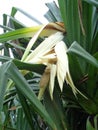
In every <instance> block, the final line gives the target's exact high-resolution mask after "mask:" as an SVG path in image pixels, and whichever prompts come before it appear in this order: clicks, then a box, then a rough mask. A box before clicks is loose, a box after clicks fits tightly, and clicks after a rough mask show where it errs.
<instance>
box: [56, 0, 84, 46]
mask: <svg viewBox="0 0 98 130" xmlns="http://www.w3.org/2000/svg"><path fill="white" fill-rule="evenodd" d="M58 2H59V6H60V11H61V15H62V18H63V21H64V24H65V29H66V30H67V38H68V41H69V42H68V44H69V45H70V44H71V43H72V42H73V41H77V42H78V43H79V44H80V43H81V35H82V34H81V30H80V29H81V27H80V20H79V13H78V1H77V0H62V1H61V0H58Z"/></svg>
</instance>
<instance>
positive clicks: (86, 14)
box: [0, 0, 98, 130]
mask: <svg viewBox="0 0 98 130" xmlns="http://www.w3.org/2000/svg"><path fill="white" fill-rule="evenodd" d="M58 3H59V7H58V6H57V5H56V4H55V2H53V3H47V4H46V5H47V7H48V8H49V11H48V12H47V13H46V14H45V17H46V18H47V19H48V20H49V22H50V23H49V24H48V25H45V26H44V25H38V26H36V27H25V26H24V25H23V24H22V23H21V22H19V21H18V20H17V19H15V15H16V13H17V11H20V12H21V13H23V14H24V15H26V16H27V17H28V18H31V19H32V20H36V19H33V18H32V17H31V16H30V15H29V14H27V13H25V12H24V11H22V10H21V9H18V8H15V7H13V8H12V11H11V15H10V16H8V15H7V14H3V25H0V27H2V28H3V31H4V33H3V34H1V35H0V43H1V44H0V53H1V55H0V63H1V65H0V130H98V99H97V98H98V1H97V0H58ZM36 21H37V22H38V23H39V21H38V20H36ZM47 39H48V40H47ZM58 43H64V44H65V45H66V47H67V49H65V50H66V51H65V52H64V55H61V57H59V54H63V49H62V51H61V53H58V52H59V50H57V46H58ZM40 45H41V46H40ZM48 45H49V46H48ZM39 46H40V47H39ZM59 47H60V46H59ZM64 47H65V46H64ZM37 48H39V49H37ZM49 48H50V50H48V49H49ZM56 52H57V53H56ZM48 54H51V56H54V57H53V59H51V57H50V55H48ZM37 56H39V57H37ZM45 56H46V57H45ZM59 58H60V59H59ZM65 59H66V60H65ZM59 61H60V62H59ZM62 61H64V63H63V62H62ZM65 62H66V64H65ZM58 63H62V64H63V65H61V64H60V65H61V66H59V67H61V69H60V68H58V69H57V75H54V76H53V75H51V74H50V72H53V73H52V74H54V71H53V70H54V69H53V70H52V65H56V66H55V67H58ZM48 65H50V66H51V67H50V68H49V69H50V70H49V73H48V72H47V67H49V66H48ZM65 66H67V71H65V69H66V67H65ZM64 67H65V68H64ZM62 70H64V72H66V74H64V73H62ZM69 71H70V72H69ZM62 75H64V76H62ZM49 76H50V79H49ZM60 76H61V77H60ZM51 77H52V78H51ZM54 77H55V80H54ZM62 78H64V79H65V80H64V81H61V80H62ZM47 79H48V80H47ZM51 81H52V83H54V84H52V88H51V86H50V85H49V82H51ZM42 84H43V85H42ZM61 84H63V86H62V85H61ZM41 85H42V88H41ZM51 89H52V90H51ZM39 93H40V98H39ZM38 98H39V99H38Z"/></svg>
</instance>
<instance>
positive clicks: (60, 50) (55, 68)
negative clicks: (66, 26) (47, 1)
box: [25, 32, 77, 99]
mask: <svg viewBox="0 0 98 130" xmlns="http://www.w3.org/2000/svg"><path fill="white" fill-rule="evenodd" d="M63 38H64V36H63V33H62V32H57V33H55V34H52V35H51V36H49V37H48V38H46V39H45V40H44V41H43V42H42V43H41V44H40V45H39V46H38V47H37V48H36V49H35V50H33V51H32V52H31V53H30V54H29V55H28V56H27V58H26V59H25V62H28V63H32V64H35V63H36V64H45V65H46V66H47V67H46V71H45V72H44V74H43V75H42V78H41V81H40V84H41V87H40V91H39V96H38V98H39V99H41V97H42V95H43V93H44V91H45V88H46V86H47V85H48V84H49V91H50V96H51V98H52V99H53V91H54V83H55V77H56V76H57V79H58V83H59V86H60V89H61V91H62V90H63V83H64V81H65V80H66V83H67V84H69V85H70V87H71V88H72V90H73V93H74V94H76V92H77V91H76V90H77V89H76V87H75V86H74V83H73V81H72V78H71V75H70V72H69V64H68V56H67V47H66V45H65V43H64V42H63ZM47 68H48V71H49V72H48V73H47ZM49 75H50V78H49ZM42 85H43V86H42Z"/></svg>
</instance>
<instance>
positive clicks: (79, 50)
mask: <svg viewBox="0 0 98 130" xmlns="http://www.w3.org/2000/svg"><path fill="white" fill-rule="evenodd" d="M67 52H68V53H73V54H76V55H78V56H80V57H82V58H84V59H85V60H86V62H87V61H88V62H89V63H91V64H92V65H94V66H95V67H97V68H98V61H97V60H96V59H95V58H94V57H93V56H92V55H90V54H89V53H88V52H87V51H85V50H84V49H83V48H82V47H81V46H80V45H79V44H78V43H77V42H76V41H75V42H73V44H72V45H71V46H70V47H69V49H68V51H67Z"/></svg>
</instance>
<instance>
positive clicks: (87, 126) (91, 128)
mask: <svg viewBox="0 0 98 130" xmlns="http://www.w3.org/2000/svg"><path fill="white" fill-rule="evenodd" d="M86 130H95V129H94V128H93V126H92V125H91V123H90V121H89V118H88V119H87V123H86Z"/></svg>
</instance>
